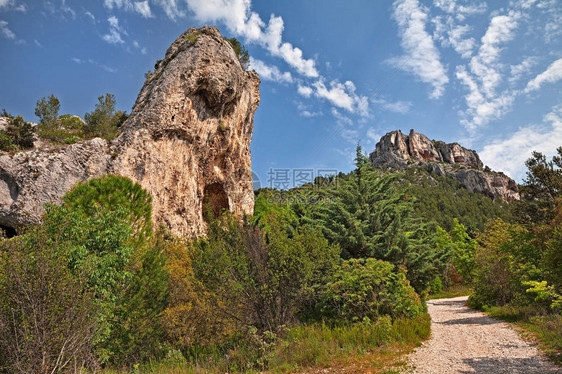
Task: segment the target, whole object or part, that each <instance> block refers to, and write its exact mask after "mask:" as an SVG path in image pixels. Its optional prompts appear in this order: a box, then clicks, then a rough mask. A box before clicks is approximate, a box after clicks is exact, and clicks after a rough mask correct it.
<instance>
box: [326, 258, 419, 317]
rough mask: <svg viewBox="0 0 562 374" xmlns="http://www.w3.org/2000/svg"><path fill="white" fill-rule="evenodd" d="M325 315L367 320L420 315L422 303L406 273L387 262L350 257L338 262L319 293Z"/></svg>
mask: <svg viewBox="0 0 562 374" xmlns="http://www.w3.org/2000/svg"><path fill="white" fill-rule="evenodd" d="M319 308H320V310H321V315H322V316H323V317H327V318H330V319H332V320H335V321H342V320H345V321H351V322H357V321H366V320H367V321H368V320H372V321H374V320H377V319H378V318H379V317H381V316H385V315H388V316H391V317H392V318H400V317H409V318H413V317H417V316H419V315H421V314H422V313H423V312H424V308H423V305H422V303H421V301H420V299H419V297H418V295H417V294H416V292H415V291H414V289H413V288H412V287H411V286H410V285H409V284H408V281H407V280H406V277H405V275H404V273H403V272H395V271H394V266H393V265H392V264H390V263H388V262H384V261H381V260H375V259H373V258H367V259H351V260H348V261H345V262H343V263H342V264H341V265H337V266H336V267H335V268H334V270H333V272H332V274H331V276H330V279H329V282H328V283H327V284H326V285H325V286H324V288H323V291H322V293H321V295H320V304H319Z"/></svg>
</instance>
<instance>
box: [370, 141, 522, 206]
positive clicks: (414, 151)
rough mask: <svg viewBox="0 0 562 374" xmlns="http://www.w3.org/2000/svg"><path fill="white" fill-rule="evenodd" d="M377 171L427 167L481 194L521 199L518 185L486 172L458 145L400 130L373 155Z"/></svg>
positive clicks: (477, 157) (480, 163) (476, 160)
mask: <svg viewBox="0 0 562 374" xmlns="http://www.w3.org/2000/svg"><path fill="white" fill-rule="evenodd" d="M369 159H370V161H371V164H372V165H373V166H375V167H378V168H394V169H402V168H404V167H408V166H425V167H426V168H427V169H428V170H429V171H430V172H431V173H434V174H436V175H439V176H446V175H448V176H451V177H453V178H455V179H456V180H458V181H459V183H460V184H461V185H462V186H464V187H465V188H466V189H468V190H469V191H471V192H473V191H474V192H480V193H483V194H486V195H488V196H490V197H491V198H500V199H502V200H504V201H514V200H519V192H518V189H517V184H516V183H515V181H513V180H512V179H511V178H509V177H508V176H507V175H505V174H503V173H498V172H493V171H484V170H483V169H482V168H483V164H482V161H480V157H479V156H478V154H477V153H476V152H475V151H473V150H471V149H467V148H464V147H462V146H461V145H459V144H458V143H451V144H447V143H445V142H442V141H432V140H429V138H428V137H427V136H425V135H423V134H420V133H417V132H415V131H414V130H410V134H409V135H404V134H402V132H401V131H400V130H397V131H391V132H389V133H387V134H386V135H384V136H383V137H382V138H381V140H380V141H379V142H378V143H377V145H376V147H375V150H374V151H373V152H372V153H371V154H370V156H369Z"/></svg>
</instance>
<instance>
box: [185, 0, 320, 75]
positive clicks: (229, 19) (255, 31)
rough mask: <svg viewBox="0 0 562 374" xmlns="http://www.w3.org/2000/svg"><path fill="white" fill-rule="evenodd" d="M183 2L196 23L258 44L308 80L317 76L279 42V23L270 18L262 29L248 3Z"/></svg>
mask: <svg viewBox="0 0 562 374" xmlns="http://www.w3.org/2000/svg"><path fill="white" fill-rule="evenodd" d="M186 1H187V4H188V5H189V8H190V9H191V11H192V12H193V14H194V16H195V18H196V19H197V20H199V21H201V22H222V23H224V24H225V25H226V27H227V28H228V29H229V30H230V31H231V32H233V33H235V34H237V35H240V36H242V37H244V38H245V40H246V42H249V43H257V44H260V45H261V46H262V47H264V48H265V49H267V51H269V52H270V53H271V54H272V55H273V56H276V57H280V58H282V59H283V60H284V61H285V62H286V63H287V64H289V65H290V66H291V67H293V68H294V69H295V70H296V71H297V72H298V73H299V74H302V75H304V76H306V77H310V78H316V77H318V76H319V74H318V71H317V70H316V66H315V61H314V60H312V59H305V58H304V57H303V53H302V50H301V49H300V48H297V47H294V46H293V45H292V44H291V43H288V42H283V39H282V34H283V28H284V23H283V19H282V18H281V17H276V16H274V15H271V17H270V19H269V23H268V24H267V25H266V24H265V22H264V21H263V20H262V19H261V18H260V16H259V15H258V14H257V13H255V12H253V11H251V9H250V8H251V0H186Z"/></svg>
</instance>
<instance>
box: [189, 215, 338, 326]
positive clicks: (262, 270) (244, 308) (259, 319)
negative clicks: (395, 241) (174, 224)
mask: <svg viewBox="0 0 562 374" xmlns="http://www.w3.org/2000/svg"><path fill="white" fill-rule="evenodd" d="M192 251H193V269H194V272H195V276H196V277H197V278H198V279H199V280H200V281H201V282H202V283H203V284H204V285H205V287H206V288H208V290H209V292H210V293H211V294H214V295H216V297H217V298H218V300H217V301H216V302H215V305H216V306H217V307H218V306H219V304H220V302H224V303H225V308H224V309H223V310H222V312H223V313H224V314H225V315H227V316H232V317H233V318H237V319H239V320H240V321H243V323H245V324H247V325H254V326H256V327H258V328H260V329H269V330H272V329H275V328H276V327H277V326H280V325H284V324H287V323H289V322H291V321H292V320H293V318H294V315H295V313H296V312H298V311H299V309H300V308H301V307H302V306H303V305H304V304H306V302H307V300H310V298H311V297H312V294H313V290H314V284H315V283H316V282H317V281H318V279H320V278H321V276H322V273H323V270H325V269H329V268H330V266H331V265H332V264H333V263H334V262H335V261H336V259H337V255H338V252H339V249H338V248H337V247H336V246H333V245H329V244H328V242H327V241H326V239H324V238H323V237H322V236H321V235H320V234H319V233H318V232H317V231H313V230H309V229H307V228H303V229H302V230H301V231H299V232H297V234H296V235H295V236H294V237H292V238H289V237H288V236H287V234H286V233H285V232H283V231H282V230H281V229H279V228H274V229H273V230H272V231H271V232H270V233H268V234H267V235H265V234H264V233H263V232H262V230H260V229H259V228H258V227H256V226H254V225H251V224H249V223H244V224H242V225H241V224H240V223H239V222H238V221H236V220H235V219H234V218H232V217H228V216H227V217H225V218H223V219H221V220H218V221H214V222H213V221H211V224H210V225H209V230H208V237H207V238H206V239H201V240H198V241H196V242H195V243H193V245H192Z"/></svg>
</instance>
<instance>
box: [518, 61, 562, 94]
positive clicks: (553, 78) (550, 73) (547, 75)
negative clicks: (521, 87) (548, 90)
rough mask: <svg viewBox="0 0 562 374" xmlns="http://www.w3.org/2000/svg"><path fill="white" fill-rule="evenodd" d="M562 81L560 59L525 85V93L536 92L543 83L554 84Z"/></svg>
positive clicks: (561, 63) (561, 62)
mask: <svg viewBox="0 0 562 374" xmlns="http://www.w3.org/2000/svg"><path fill="white" fill-rule="evenodd" d="M561 79H562V58H560V59H558V60H556V61H554V62H553V63H552V64H550V66H549V67H548V68H547V69H546V70H545V71H543V72H542V73H540V74H539V75H537V76H536V77H535V78H534V79H532V80H531V81H530V82H529V83H527V87H525V92H526V93H529V92H532V91H537V90H538V89H540V88H541V86H542V85H543V84H544V83H554V82H557V81H559V80H561Z"/></svg>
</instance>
